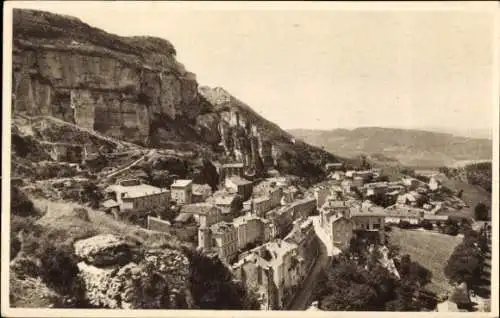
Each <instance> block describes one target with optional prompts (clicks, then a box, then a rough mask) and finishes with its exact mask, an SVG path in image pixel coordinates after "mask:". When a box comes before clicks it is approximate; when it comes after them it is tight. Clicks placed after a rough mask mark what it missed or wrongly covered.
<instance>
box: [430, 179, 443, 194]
mask: <svg viewBox="0 0 500 318" xmlns="http://www.w3.org/2000/svg"><path fill="white" fill-rule="evenodd" d="M440 186H441V182H439V181H438V180H437V179H436V178H434V177H432V178H431V179H430V180H429V189H430V190H431V191H436V190H438V189H439V188H440Z"/></svg>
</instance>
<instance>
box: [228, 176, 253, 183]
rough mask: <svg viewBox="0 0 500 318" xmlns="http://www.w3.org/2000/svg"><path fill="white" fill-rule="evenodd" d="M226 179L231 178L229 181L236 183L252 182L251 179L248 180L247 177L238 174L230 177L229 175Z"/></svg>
mask: <svg viewBox="0 0 500 318" xmlns="http://www.w3.org/2000/svg"><path fill="white" fill-rule="evenodd" d="M228 179H229V180H231V182H233V183H234V184H236V185H248V184H252V181H248V180H247V179H245V178H242V177H238V176H232V177H230V178H228Z"/></svg>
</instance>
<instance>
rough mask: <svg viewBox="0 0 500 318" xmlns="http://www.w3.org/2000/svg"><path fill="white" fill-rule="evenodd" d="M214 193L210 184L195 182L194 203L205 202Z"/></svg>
mask: <svg viewBox="0 0 500 318" xmlns="http://www.w3.org/2000/svg"><path fill="white" fill-rule="evenodd" d="M211 195H212V188H211V187H210V186H209V185H208V184H195V183H193V195H192V200H191V201H192V203H199V202H205V201H206V200H207V199H208V198H209V197H210V196H211Z"/></svg>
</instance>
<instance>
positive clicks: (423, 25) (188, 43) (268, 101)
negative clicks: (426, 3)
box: [15, 2, 498, 135]
mask: <svg viewBox="0 0 500 318" xmlns="http://www.w3.org/2000/svg"><path fill="white" fill-rule="evenodd" d="M314 5H315V3H310V6H309V7H311V8H312V7H314ZM15 6H16V7H29V8H38V9H41V10H47V11H51V12H54V13H62V14H68V15H72V16H76V17H78V18H80V19H81V20H82V21H84V22H86V23H88V24H90V25H92V26H95V27H98V28H101V29H103V30H105V31H107V32H110V33H115V34H119V35H123V36H129V35H150V36H158V37H162V38H165V39H168V40H169V41H170V42H172V43H173V45H174V46H175V47H176V50H177V59H178V60H179V61H180V62H181V63H183V64H184V65H185V66H186V68H187V69H188V70H190V71H191V72H193V73H195V74H196V75H197V79H198V83H199V84H200V85H207V86H213V87H215V86H221V87H223V88H225V89H226V90H227V91H228V92H230V93H231V94H232V95H234V96H235V97H237V98H239V99H240V100H242V101H244V102H245V103H247V104H248V105H250V106H251V107H252V108H253V109H254V110H256V111H257V112H259V113H260V114H261V115H263V116H264V117H266V118H267V119H269V120H271V121H273V122H275V123H277V124H278V125H280V126H281V127H282V128H284V129H292V128H306V129H335V128H354V127H360V126H378V127H400V128H417V129H426V130H439V131H448V132H456V133H457V134H465V135H467V134H469V135H477V134H482V135H484V133H485V131H486V132H487V131H488V130H489V129H491V127H492V125H493V116H492V111H493V109H494V108H493V107H494V105H493V95H494V94H495V92H496V90H495V87H494V85H493V83H494V81H495V80H496V78H495V77H494V73H493V69H494V64H493V63H494V58H495V57H496V56H495V55H494V53H495V52H494V50H493V48H494V41H493V40H494V35H495V33H494V26H495V24H494V19H493V18H494V16H493V14H492V11H491V10H489V11H481V10H476V11H471V10H469V11H463V10H462V11H460V10H458V11H457V10H455V11H450V10H446V11H445V10H437V9H432V10H425V11H422V10H419V11H414V10H406V11H402V10H395V9H394V8H390V10H389V7H387V9H386V10H380V9H379V10H375V11H374V10H368V9H364V10H362V9H359V10H340V9H339V8H336V9H335V10H299V9H298V7H297V8H295V7H293V6H287V7H288V8H292V9H283V7H284V6H283V5H282V6H281V7H280V8H278V7H277V6H276V5H275V6H274V7H273V8H272V9H268V10H265V9H262V8H256V5H255V4H253V9H252V10H245V9H244V8H245V7H243V5H240V6H236V5H234V4H233V6H232V7H227V6H226V7H221V6H219V7H210V6H205V7H204V6H202V5H199V6H194V5H191V6H189V5H186V3H184V5H177V6H176V5H169V4H168V3H156V4H154V3H148V2H141V3H129V4H124V3H116V4H113V3H111V2H108V3H106V4H103V3H102V2H91V3H85V4H78V3H75V2H72V3H71V4H70V5H68V4H67V3H62V4H61V3H60V4H54V3H50V2H47V3H34V4H33V3H32V4H22V3H18V4H16V5H15ZM318 6H319V4H318ZM360 7H361V8H362V6H360ZM294 9H295V10H294ZM496 109H497V111H498V103H496Z"/></svg>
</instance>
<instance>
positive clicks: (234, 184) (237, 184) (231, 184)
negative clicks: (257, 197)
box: [225, 176, 253, 200]
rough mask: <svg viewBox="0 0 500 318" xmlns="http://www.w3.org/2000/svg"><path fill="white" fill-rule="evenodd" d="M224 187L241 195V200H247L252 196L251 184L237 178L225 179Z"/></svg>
mask: <svg viewBox="0 0 500 318" xmlns="http://www.w3.org/2000/svg"><path fill="white" fill-rule="evenodd" d="M225 187H226V188H228V189H230V190H232V191H233V192H236V193H238V194H239V195H241V197H242V198H243V200H248V198H250V196H251V195H252V188H253V183H252V182H251V181H248V180H246V179H244V178H242V177H239V176H231V177H228V178H226V180H225Z"/></svg>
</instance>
